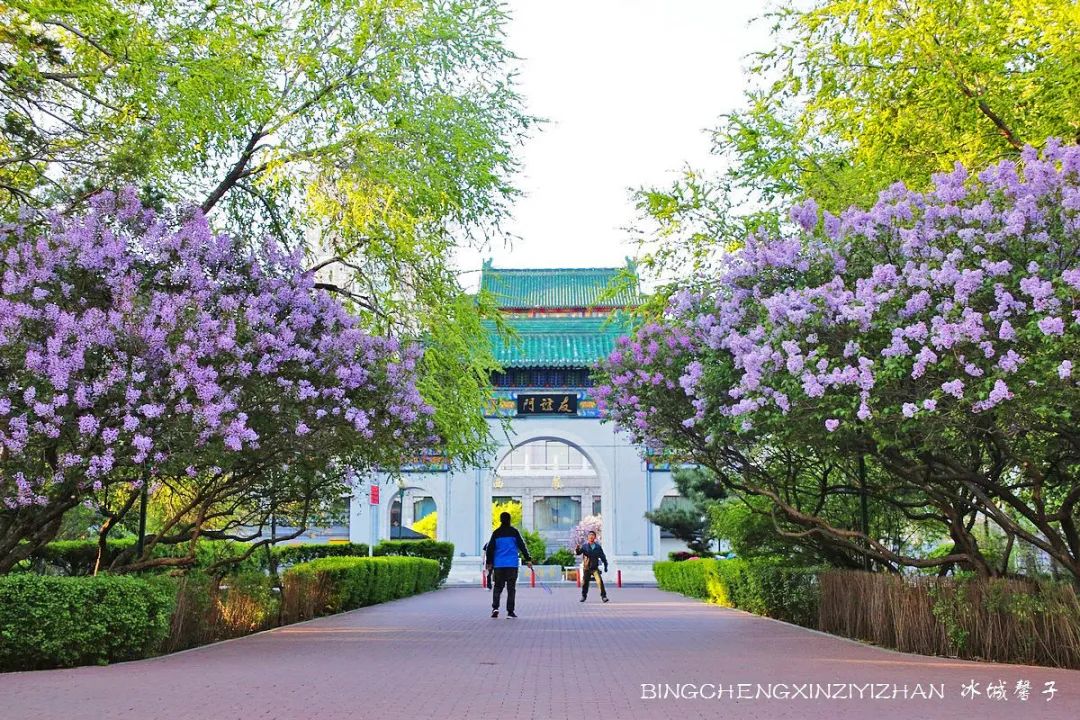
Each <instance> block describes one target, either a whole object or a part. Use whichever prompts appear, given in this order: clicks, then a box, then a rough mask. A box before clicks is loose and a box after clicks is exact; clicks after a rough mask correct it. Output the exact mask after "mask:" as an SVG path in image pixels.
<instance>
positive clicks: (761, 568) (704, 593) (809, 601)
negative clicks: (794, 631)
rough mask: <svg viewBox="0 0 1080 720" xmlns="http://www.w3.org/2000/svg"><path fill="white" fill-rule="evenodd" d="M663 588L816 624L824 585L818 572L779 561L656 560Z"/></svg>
mask: <svg viewBox="0 0 1080 720" xmlns="http://www.w3.org/2000/svg"><path fill="white" fill-rule="evenodd" d="M653 572H654V574H655V575H656V582H657V584H658V585H659V586H660V588H661V589H662V590H670V591H672V592H677V593H681V594H683V595H687V596H689V597H695V598H700V599H702V600H706V601H708V602H711V603H716V604H717V605H723V606H724V607H735V608H740V609H742V610H747V611H749V612H752V613H757V614H758V615H765V616H767V617H771V618H776V619H778V620H785V621H787V622H791V623H795V624H797V625H804V626H806V627H817V624H818V608H819V606H820V603H821V588H820V584H819V582H818V577H817V575H818V570H817V569H814V568H791V567H786V566H784V565H780V564H778V563H775V562H766V561H759V560H754V561H747V560H741V559H732V560H708V559H700V560H684V561H681V562H658V563H655V564H653Z"/></svg>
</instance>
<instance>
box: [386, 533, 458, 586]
mask: <svg viewBox="0 0 1080 720" xmlns="http://www.w3.org/2000/svg"><path fill="white" fill-rule="evenodd" d="M373 554H374V555H376V556H385V555H400V556H402V557H417V558H427V559H429V560H435V561H437V562H438V563H439V582H442V581H444V580H446V576H447V575H449V574H450V565H451V564H452V563H453V562H454V543H449V542H439V541H437V540H383V541H382V542H380V543H379V544H378V545H376V546H375V550H374V553H373Z"/></svg>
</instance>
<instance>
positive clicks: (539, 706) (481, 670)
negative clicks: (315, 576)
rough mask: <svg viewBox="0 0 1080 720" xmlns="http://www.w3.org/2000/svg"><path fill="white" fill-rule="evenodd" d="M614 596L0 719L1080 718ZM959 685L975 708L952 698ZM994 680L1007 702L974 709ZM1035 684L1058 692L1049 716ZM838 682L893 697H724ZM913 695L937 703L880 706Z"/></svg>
mask: <svg viewBox="0 0 1080 720" xmlns="http://www.w3.org/2000/svg"><path fill="white" fill-rule="evenodd" d="M611 592H612V602H611V603H610V604H608V605H601V604H600V603H599V601H598V600H599V599H598V598H597V599H592V598H590V600H589V603H588V604H586V605H581V604H579V603H578V602H577V596H576V592H575V590H574V589H573V588H557V589H555V590H554V591H553V592H552V593H551V594H547V593H545V592H543V591H542V590H541V589H539V588H536V589H530V588H527V587H525V588H521V589H520V590H519V592H518V610H519V613H520V615H521V617H520V618H519V619H516V620H509V619H506V618H499V619H498V620H492V619H490V618H489V617H487V614H488V611H487V609H486V608H487V605H488V602H487V596H486V593H485V592H484V591H482V590H481V589H480V588H456V589H445V590H440V591H438V592H434V593H428V594H426V595H421V596H418V597H414V598H408V599H405V600H399V601H396V602H392V603H387V604H385V605H381V606H377V607H372V608H365V609H363V610H358V611H355V612H351V613H346V614H343V615H338V616H336V617H329V618H322V619H319V620H316V621H313V622H310V623H305V624H301V625H293V626H290V627H286V628H280V629H278V630H274V631H271V632H267V633H263V634H260V635H255V636H251V637H247V638H243V639H240V640H234V641H231V642H225V643H220V644H218V645H212V646H208V647H203V648H197V649H195V650H190V651H187V652H184V653H178V654H176V655H171V656H167V657H161V658H154V659H151V660H143V661H140V662H132V663H122V664H119V665H113V666H110V667H91V668H77V669H74V670H49V671H41V672H32V673H11V674H6V675H0V717H3V718H4V719H5V720H34V719H37V718H48V719H49V720H54V719H55V720H81V719H83V718H86V719H87V720H91V719H92V720H102V719H105V718H110V719H111V718H130V719H131V720H157V719H159V718H160V719H161V720H175V719H176V718H185V719H186V720H196V719H200V720H201V719H202V718H212V719H213V720H232V719H234V718H235V719H236V720H255V719H262V718H282V719H286V718H288V719H296V720H336V719H337V718H357V719H362V720H376V719H379V720H381V719H384V718H388V719H398V718H400V719H405V718H416V719H418V720H424V719H427V718H433V719H438V720H459V719H474V718H475V719H487V718H491V719H493V720H494V719H495V718H499V719H500V720H504V719H509V718H538V719H542V720H554V719H556V718H560V719H561V718H567V719H570V718H573V719H574V720H578V719H580V718H595V719H597V720H599V719H600V718H605V719H608V718H610V719H612V720H616V719H617V720H627V719H629V718H649V719H650V720H652V719H654V718H655V719H657V720H661V719H664V718H678V719H680V720H682V719H684V718H721V717H722V718H767V719H770V720H771V719H774V718H777V719H778V718H800V719H803V718H818V717H820V718H858V719H859V720H867V719H868V718H869V719H872V720H888V719H890V718H920V719H932V718H978V720H995V719H997V718H1008V719H1009V720H1032V719H1034V720H1038V719H1042V718H1055V719H1061V720H1065V719H1066V718H1067V719H1068V720H1076V719H1077V718H1080V672H1074V671H1064V670H1046V669H1037V668H1030V667H1024V666H1009V665H987V664H977V663H967V662H960V661H953V660H947V659H940V658H924V657H919V656H914V655H903V654H899V653H894V652H890V651H886V650H880V649H877V648H872V647H868V646H864V645H860V644H858V643H854V642H850V641H846V640H842V639H838V638H832V637H828V636H825V635H822V634H819V633H814V632H811V631H808V630H803V629H801V628H797V627H792V626H790V625H785V624H783V623H779V622H774V621H771V620H766V619H762V618H758V617H754V616H752V615H748V614H745V613H742V612H738V611H733V610H725V609H723V608H717V607H713V606H708V605H705V604H702V603H699V602H696V601H693V600H688V599H685V598H682V597H680V596H678V595H673V594H670V593H665V592H662V591H659V590H655V589H649V588H624V589H622V590H617V589H614V588H613V589H612V591H611ZM972 680H974V681H975V682H976V683H977V684H978V690H979V692H980V693H982V694H981V695H979V696H978V697H976V698H975V699H967V698H964V697H963V696H962V689H963V686H964V685H965V684H967V683H969V682H970V681H972ZM999 680H1000V681H1004V683H1005V685H1006V687H1007V690H1008V692H1007V695H1006V697H1007V699H1006V700H1003V701H1001V700H988V699H987V696H986V691H987V686H988V685H989V684H991V683H996V682H997V681H999ZM1018 681H1028V682H1030V684H1031V689H1032V694H1031V696H1030V697H1029V699H1028V700H1027V701H1022V700H1021V699H1020V698H1019V697H1017V696H1016V695H1015V694H1014V690H1015V686H1016V683H1017V682H1018ZM1047 681H1053V682H1054V683H1055V689H1056V690H1057V694H1056V696H1054V697H1053V699H1052V700H1050V701H1049V702H1047V701H1046V696H1044V695H1042V694H1041V693H1042V691H1043V689H1044V683H1045V682H1047ZM740 683H743V684H744V685H743V687H741V688H740V687H739V684H740ZM758 683H761V684H762V685H763V686H764V687H761V688H758V687H757V685H756V684H758ZM768 683H774V684H775V683H786V687H776V686H774V687H772V688H769V687H768V686H767V684H768ZM806 683H822V684H824V683H829V684H834V685H830V686H828V687H824V686H817V689H816V690H815V688H814V687H809V688H807V687H802V688H800V687H799V686H801V685H804V684H806ZM866 683H875V684H877V685H875V686H873V687H871V688H867V687H865V685H864V684H866ZM665 684H667V685H666V686H665ZM676 684H679V685H676ZM710 684H715V685H717V686H719V687H720V688H721V693H720V695H721V697H719V698H716V697H710V698H707V699H701V698H696V699H677V698H674V697H667V698H664V699H643V696H646V698H648V696H650V695H659V694H661V693H664V692H667V693H668V694H669V695H670V694H671V693H672V692H674V691H676V690H679V691H680V692H681V693H682V694H683V695H684V696H685V695H686V694H692V692H693V690H694V689H696V688H698V687H701V688H702V689H703V690H704V693H705V694H706V695H715V693H716V690H715V688H712V687H710ZM835 684H840V685H839V686H838V685H835ZM849 684H855V685H858V686H862V688H861V692H862V693H863V694H873V695H876V696H879V697H880V696H881V695H883V694H884V695H887V696H888V697H889V698H890V699H873V700H871V699H864V700H848V699H832V700H829V699H816V700H814V699H805V698H801V697H792V698H789V699H772V700H769V699H763V698H757V699H749V698H744V699H738V695H739V694H740V693H742V694H743V695H746V694H747V693H749V694H751V695H756V694H759V693H761V692H764V691H765V690H768V689H771V690H772V691H773V692H776V693H777V694H781V695H782V694H783V693H784V692H785V690H786V692H787V693H788V694H789V695H793V696H794V695H798V694H800V693H804V694H805V693H813V692H817V693H819V694H820V693H821V692H823V691H831V692H833V693H834V694H841V695H849V696H850V695H852V694H855V695H857V694H858V693H859V692H860V688H859V687H851V685H849ZM643 685H644V688H643ZM917 685H918V686H919V687H920V688H921V689H922V691H923V692H926V693H928V694H929V693H931V692H936V691H937V689H938V688H940V689H941V691H942V692H943V694H944V698H943V699H942V698H935V699H929V700H924V699H907V700H904V699H902V698H895V699H892V698H893V694H894V693H903V691H904V688H905V686H906V690H907V693H908V696H909V698H910V697H911V696H912V695H914V694H916V693H917V690H916V686H917ZM650 686H657V687H650ZM845 688H846V689H845ZM733 696H734V697H733Z"/></svg>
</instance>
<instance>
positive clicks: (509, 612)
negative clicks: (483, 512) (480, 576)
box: [487, 512, 532, 618]
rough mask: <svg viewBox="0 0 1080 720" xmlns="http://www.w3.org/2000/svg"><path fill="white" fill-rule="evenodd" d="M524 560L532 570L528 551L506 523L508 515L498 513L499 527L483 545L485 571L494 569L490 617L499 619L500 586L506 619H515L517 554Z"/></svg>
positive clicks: (519, 534)
mask: <svg viewBox="0 0 1080 720" xmlns="http://www.w3.org/2000/svg"><path fill="white" fill-rule="evenodd" d="M519 552H520V553H521V555H522V556H523V557H524V558H525V564H526V565H528V566H529V568H532V558H531V557H530V556H529V548H527V547H526V546H525V541H524V540H522V539H521V533H519V532H518V530H517V528H516V527H514V526H513V525H511V524H510V513H508V512H504V513H500V514H499V527H497V528H495V532H493V533H491V540H489V541H488V544H487V569H488V570H492V569H493V570H494V572H493V573H492V575H493V576H494V577H493V578H492V579H493V581H494V582H492V590H491V617H493V618H497V617H499V598H500V596H501V595H502V591H503V586H506V617H508V618H516V617H517V615H515V614H514V600H515V597H516V595H517V576H518V553H519Z"/></svg>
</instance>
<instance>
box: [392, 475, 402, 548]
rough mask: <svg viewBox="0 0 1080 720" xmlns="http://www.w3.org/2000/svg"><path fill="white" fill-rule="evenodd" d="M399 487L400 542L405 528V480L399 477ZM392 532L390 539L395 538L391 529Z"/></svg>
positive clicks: (398, 534)
mask: <svg viewBox="0 0 1080 720" xmlns="http://www.w3.org/2000/svg"><path fill="white" fill-rule="evenodd" d="M397 486H398V533H397V536H398V540H400V539H401V536H402V529H403V528H404V527H405V478H402V477H399V478H398V479H397ZM390 532H391V535H390V537H391V538H393V537H394V536H393V528H390Z"/></svg>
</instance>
